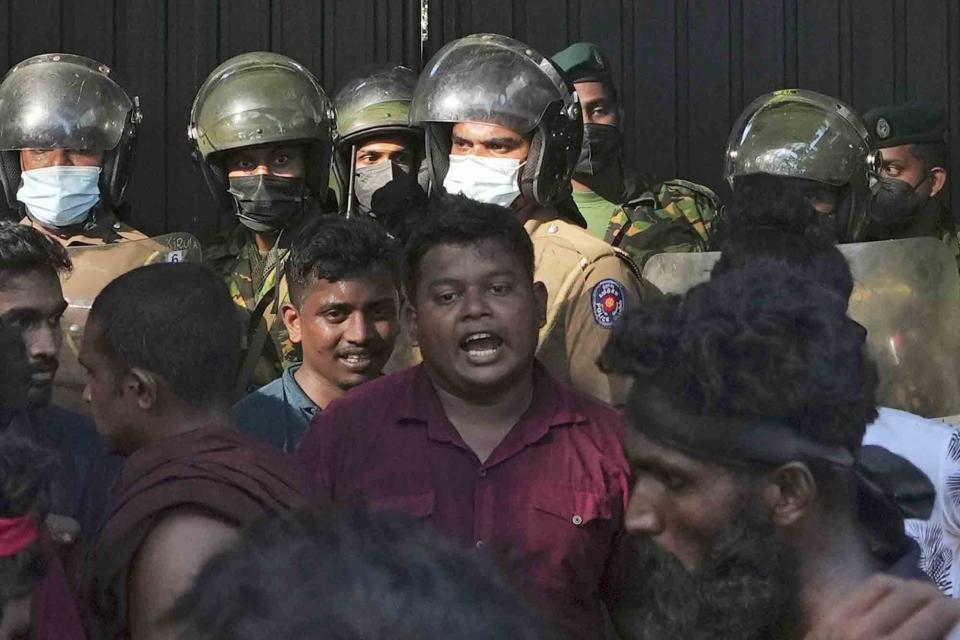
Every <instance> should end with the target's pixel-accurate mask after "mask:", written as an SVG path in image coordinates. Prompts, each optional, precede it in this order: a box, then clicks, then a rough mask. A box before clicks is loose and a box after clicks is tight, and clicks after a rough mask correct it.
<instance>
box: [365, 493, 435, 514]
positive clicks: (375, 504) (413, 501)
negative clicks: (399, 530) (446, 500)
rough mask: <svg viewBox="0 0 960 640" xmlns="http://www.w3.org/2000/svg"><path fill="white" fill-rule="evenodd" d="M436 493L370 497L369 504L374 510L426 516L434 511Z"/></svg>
mask: <svg viewBox="0 0 960 640" xmlns="http://www.w3.org/2000/svg"><path fill="white" fill-rule="evenodd" d="M433 503H434V493H433V491H428V492H427V493H416V494H412V495H404V496H379V497H376V498H369V499H368V500H367V504H368V505H370V508H371V509H372V510H374V511H395V512H399V513H405V514H407V515H408V516H412V517H414V518H426V517H428V516H430V515H431V514H432V513H433Z"/></svg>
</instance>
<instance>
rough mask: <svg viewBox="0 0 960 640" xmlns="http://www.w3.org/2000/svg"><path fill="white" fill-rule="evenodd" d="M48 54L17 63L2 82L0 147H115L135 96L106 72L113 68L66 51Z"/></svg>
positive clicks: (89, 149) (4, 148)
mask: <svg viewBox="0 0 960 640" xmlns="http://www.w3.org/2000/svg"><path fill="white" fill-rule="evenodd" d="M44 58H45V59H44V60H43V61H36V62H32V63H30V64H26V63H22V64H20V65H17V66H16V67H14V68H13V69H11V70H10V71H9V72H7V75H6V76H5V77H4V79H3V82H2V84H0V149H3V150H16V149H83V150H88V151H107V150H109V149H113V148H114V147H116V146H117V144H118V143H119V142H120V138H121V136H122V135H123V129H124V127H125V126H126V122H127V118H128V115H129V113H130V111H131V109H132V108H133V101H132V100H131V99H130V97H129V96H128V95H127V94H126V93H125V92H124V90H123V89H121V88H120V87H119V86H118V85H117V84H116V83H115V82H114V81H113V80H111V79H110V78H109V77H107V75H106V73H108V72H109V70H108V69H107V68H106V67H102V69H103V70H100V69H98V68H91V67H90V66H87V65H85V64H79V63H77V62H72V61H69V60H71V58H72V57H71V56H67V55H66V54H64V55H63V58H61V57H60V56H59V55H54V56H44ZM83 60H86V59H83ZM28 62H31V61H28ZM90 62H91V63H92V61H90ZM94 64H95V63H94Z"/></svg>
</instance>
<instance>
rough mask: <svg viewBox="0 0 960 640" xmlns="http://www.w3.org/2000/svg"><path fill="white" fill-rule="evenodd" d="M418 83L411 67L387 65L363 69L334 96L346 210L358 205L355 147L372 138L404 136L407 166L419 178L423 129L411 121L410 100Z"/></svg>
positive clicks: (339, 173) (338, 163) (337, 168)
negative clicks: (407, 155) (407, 141)
mask: <svg viewBox="0 0 960 640" xmlns="http://www.w3.org/2000/svg"><path fill="white" fill-rule="evenodd" d="M416 84H417V74H416V73H414V72H413V71H412V70H410V69H408V68H407V67H403V66H400V65H387V66H383V67H380V68H377V69H371V70H369V71H368V72H362V73H361V75H358V76H357V77H355V78H353V79H352V80H350V81H348V82H347V83H346V84H345V85H343V87H341V89H340V90H339V91H338V92H337V94H336V96H334V99H333V104H334V107H335V108H336V111H337V145H336V151H337V152H336V155H335V156H334V171H335V172H336V177H337V180H338V182H339V185H340V190H341V193H344V194H346V197H344V198H341V200H342V203H341V204H342V207H341V208H342V209H343V213H345V214H347V215H351V213H352V211H353V209H354V208H355V205H356V204H357V203H356V202H355V199H356V198H355V196H356V192H355V179H356V176H355V174H356V168H355V161H356V149H357V148H358V147H359V146H360V145H361V144H362V143H364V142H366V141H369V139H370V138H373V137H378V136H384V135H401V136H403V137H404V138H405V139H408V140H409V144H410V151H411V152H412V153H411V158H410V166H409V167H406V169H407V170H408V171H409V172H410V174H411V176H412V177H413V178H416V175H417V171H418V169H419V167H420V162H421V160H422V159H423V129H422V128H420V127H419V126H416V125H411V123H410V101H411V100H412V99H413V90H414V87H415V86H416ZM367 206H368V207H369V203H367ZM361 208H363V207H361Z"/></svg>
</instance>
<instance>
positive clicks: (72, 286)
mask: <svg viewBox="0 0 960 640" xmlns="http://www.w3.org/2000/svg"><path fill="white" fill-rule="evenodd" d="M67 253H68V254H69V255H70V262H71V263H72V264H73V272H72V273H70V274H69V275H65V276H63V277H62V279H61V284H62V285H63V297H64V299H65V300H66V301H67V309H66V311H64V314H63V320H62V322H61V326H62V327H63V344H62V345H61V347H60V354H59V356H58V359H59V360H60V367H59V368H58V369H57V375H56V378H55V379H54V388H53V402H54V404H57V405H59V406H62V407H66V408H68V409H71V410H73V411H77V412H80V413H83V414H89V413H90V405H88V404H87V403H85V402H84V401H83V388H84V386H85V384H86V373H84V371H83V368H82V367H81V366H80V363H79V361H78V360H77V356H78V355H79V353H80V345H81V342H82V339H83V330H84V327H85V326H86V323H87V316H88V314H89V313H90V307H91V306H92V305H93V301H94V299H95V298H96V297H97V295H98V294H99V293H100V292H101V291H102V290H103V288H104V287H105V286H107V285H108V284H109V283H110V282H112V281H113V280H114V279H116V278H118V277H119V276H121V275H123V274H124V273H127V272H128V271H132V270H133V269H136V268H137V267H142V266H145V265H149V264H157V263H160V262H197V263H200V262H202V261H203V255H202V252H201V249H200V242H199V241H198V240H197V239H196V238H195V237H194V236H192V235H190V234H189V233H170V234H167V235H163V236H157V237H155V238H148V239H145V240H133V241H129V242H113V243H110V244H103V245H95V246H85V247H69V248H68V249H67Z"/></svg>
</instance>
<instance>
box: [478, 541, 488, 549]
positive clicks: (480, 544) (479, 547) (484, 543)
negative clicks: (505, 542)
mask: <svg viewBox="0 0 960 640" xmlns="http://www.w3.org/2000/svg"><path fill="white" fill-rule="evenodd" d="M485 546H487V543H486V542H484V541H483V540H477V549H483V548H484V547H485Z"/></svg>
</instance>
